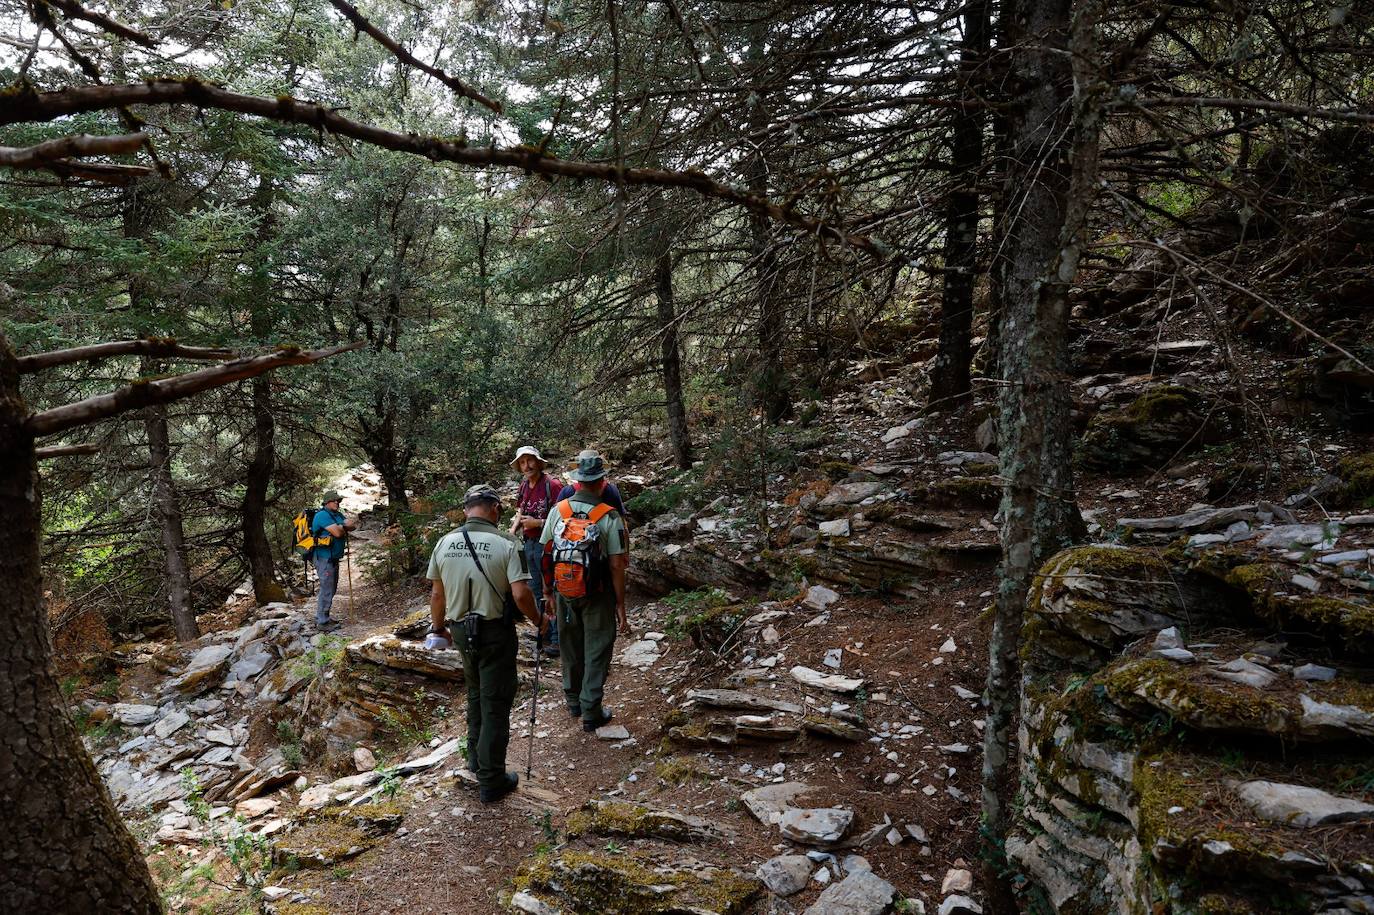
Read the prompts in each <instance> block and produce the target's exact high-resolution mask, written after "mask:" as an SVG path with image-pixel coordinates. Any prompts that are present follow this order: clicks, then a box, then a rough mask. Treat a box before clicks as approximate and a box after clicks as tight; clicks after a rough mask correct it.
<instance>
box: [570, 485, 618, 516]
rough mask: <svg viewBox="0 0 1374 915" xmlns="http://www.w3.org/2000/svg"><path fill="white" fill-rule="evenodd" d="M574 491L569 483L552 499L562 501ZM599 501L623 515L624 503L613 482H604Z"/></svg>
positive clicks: (571, 495)
mask: <svg viewBox="0 0 1374 915" xmlns="http://www.w3.org/2000/svg"><path fill="white" fill-rule="evenodd" d="M576 491H577V490H576V489H574V488H573V485H572V484H571V483H569V484H568V485H567V486H564V487H563V488H562V489H561V490H559V492H558V498H557V499H555V500H554V501H555V502H562V501H563V500H564V499H571V498H572V497H573V493H575V492H576ZM601 501H602V502H605V503H606V504H607V505H609V506H610V507H611V508H614V509H615V510H616V511H618V512H620V517H622V518H624V517H625V515H626V512H625V503H624V502H623V501H621V498H620V490H619V489H616V486H615V484H614V483H607V484H606V488H605V489H603V490H602V491H601Z"/></svg>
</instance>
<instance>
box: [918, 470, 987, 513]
mask: <svg viewBox="0 0 1374 915" xmlns="http://www.w3.org/2000/svg"><path fill="white" fill-rule="evenodd" d="M921 498H922V500H923V501H925V502H926V503H928V504H930V505H937V506H960V507H964V508H985V509H994V508H996V507H997V506H998V505H999V504H1000V503H1001V501H1002V486H1001V484H1000V483H998V482H997V481H996V480H995V479H991V478H989V477H986V476H962V477H949V478H948V479H944V480H936V481H935V482H934V483H931V484H930V486H929V487H927V488H926V490H925V492H924V493H923V494H922V495H921Z"/></svg>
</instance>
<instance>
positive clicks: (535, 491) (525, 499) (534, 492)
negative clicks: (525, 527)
mask: <svg viewBox="0 0 1374 915" xmlns="http://www.w3.org/2000/svg"><path fill="white" fill-rule="evenodd" d="M562 489H563V482H562V481H561V480H559V479H558V477H554V476H549V475H548V474H547V473H546V474H544V475H543V476H542V477H540V478H539V482H538V483H535V484H534V485H533V486H530V485H529V484H528V483H523V482H522V483H521V484H520V492H521V493H522V495H521V497H520V501H519V503H518V504H517V505H516V508H517V510H519V512H520V514H522V515H524V516H525V517H527V518H540V519H543V518H547V517H548V516H549V509H551V508H553V507H554V506H555V505H556V504H558V494H559V492H561V491H562ZM536 536H537V535H533V534H532V535H530V536H529V537H527V538H526V539H527V540H534V539H535V538H536Z"/></svg>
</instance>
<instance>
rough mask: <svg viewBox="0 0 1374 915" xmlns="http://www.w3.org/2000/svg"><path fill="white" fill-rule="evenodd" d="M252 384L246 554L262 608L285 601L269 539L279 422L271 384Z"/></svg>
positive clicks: (245, 493)
mask: <svg viewBox="0 0 1374 915" xmlns="http://www.w3.org/2000/svg"><path fill="white" fill-rule="evenodd" d="M249 385H250V387H251V390H252V392H253V455H252V457H251V458H249V460H248V468H247V472H246V474H245V475H244V481H243V482H244V488H243V504H242V511H243V553H244V555H245V556H246V557H247V558H248V572H249V575H250V576H251V578H252V581H253V600H255V601H256V602H257V603H258V605H259V606H261V605H263V604H270V603H272V602H273V601H281V600H286V591H285V590H283V589H282V586H281V585H280V584H278V582H277V576H276V572H277V570H276V564H275V563H274V562H273V560H272V543H271V541H270V540H268V537H267V493H268V489H269V488H270V487H271V485H272V472H273V470H274V469H275V467H276V463H277V452H276V435H277V423H276V418H275V417H274V416H273V415H272V388H271V383H270V382H269V381H268V380H267V379H266V378H263V377H261V376H259V377H257V378H254V379H253V380H252V381H251V382H249Z"/></svg>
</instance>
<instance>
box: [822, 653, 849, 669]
mask: <svg viewBox="0 0 1374 915" xmlns="http://www.w3.org/2000/svg"><path fill="white" fill-rule="evenodd" d="M843 657H844V649H841V648H831V649H829V650H828V651H826V653H825V657H824V658H822V659H821V663H822V664H824V665H825V666H826V667H829V668H830V669H831V670H839V669H840V664H841V663H842V658H843Z"/></svg>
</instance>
